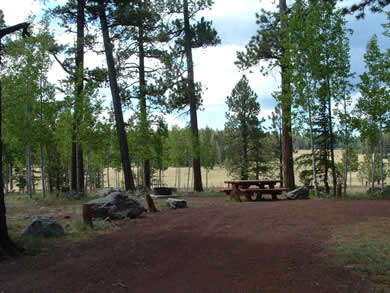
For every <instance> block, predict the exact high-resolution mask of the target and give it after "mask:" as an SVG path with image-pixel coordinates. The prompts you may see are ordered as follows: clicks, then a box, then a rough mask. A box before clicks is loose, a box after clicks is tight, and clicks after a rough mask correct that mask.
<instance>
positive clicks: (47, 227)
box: [22, 216, 64, 237]
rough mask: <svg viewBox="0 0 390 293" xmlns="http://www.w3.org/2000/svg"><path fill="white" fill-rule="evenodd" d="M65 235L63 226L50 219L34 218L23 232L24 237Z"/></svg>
mask: <svg viewBox="0 0 390 293" xmlns="http://www.w3.org/2000/svg"><path fill="white" fill-rule="evenodd" d="M63 234H64V229H63V228H62V226H61V225H60V224H59V223H58V222H56V221H54V220H52V219H49V218H46V217H42V216H32V218H31V223H30V224H29V225H28V226H27V227H26V228H25V229H24V230H23V233H22V236H23V237H28V236H44V237H59V236H61V235H63Z"/></svg>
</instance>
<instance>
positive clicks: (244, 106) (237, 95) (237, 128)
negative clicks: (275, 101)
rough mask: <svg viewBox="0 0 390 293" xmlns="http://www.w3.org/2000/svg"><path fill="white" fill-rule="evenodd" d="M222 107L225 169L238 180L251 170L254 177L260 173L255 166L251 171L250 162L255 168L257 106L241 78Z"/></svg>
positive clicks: (258, 136)
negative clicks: (225, 136) (225, 156)
mask: <svg viewBox="0 0 390 293" xmlns="http://www.w3.org/2000/svg"><path fill="white" fill-rule="evenodd" d="M226 104H227V106H228V108H229V112H227V113H226V119H227V122H226V123H225V132H226V135H227V137H228V139H227V140H226V143H227V146H226V148H227V154H226V155H227V159H228V162H227V167H228V170H229V171H230V173H234V174H236V175H237V176H238V177H239V178H240V179H242V180H248V179H249V176H250V175H251V169H252V170H253V171H255V173H256V175H258V174H259V172H260V169H259V166H256V167H255V168H253V167H251V163H252V162H254V163H255V165H256V163H257V164H258V163H260V162H261V161H262V159H261V158H260V157H259V155H260V154H259V153H257V150H259V146H258V143H259V140H260V135H261V132H262V130H261V121H259V118H258V116H259V114H260V105H259V103H258V102H257V94H256V93H255V92H254V91H253V90H252V89H251V88H250V86H249V82H248V79H247V78H246V76H245V75H244V76H243V77H242V78H241V80H240V81H239V82H238V83H237V84H236V86H235V87H234V89H233V90H232V93H231V95H230V96H228V97H227V98H226ZM252 174H253V173H252Z"/></svg>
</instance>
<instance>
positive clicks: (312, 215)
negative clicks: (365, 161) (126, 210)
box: [0, 197, 390, 293]
mask: <svg viewBox="0 0 390 293" xmlns="http://www.w3.org/2000/svg"><path fill="white" fill-rule="evenodd" d="M207 200H211V201H213V204H212V206H211V207H193V208H191V201H190V208H188V209H181V210H165V211H163V212H161V213H158V214H154V215H149V216H148V217H146V218H142V219H137V220H134V221H130V222H129V223H128V224H126V225H125V226H123V227H122V229H121V230H120V231H118V232H115V233H111V234H108V235H104V236H100V237H98V238H97V239H95V240H93V241H88V242H84V243H82V244H74V245H72V246H70V247H69V246H67V247H66V248H61V249H56V250H55V251H53V253H52V254H51V255H46V256H45V255H40V256H34V257H33V256H26V257H23V258H19V259H17V260H14V261H13V262H12V263H2V264H0V292H4V293H14V292H39V293H42V292H66V293H69V292H137V293H138V292H139V293H141V292H169V293H174V292H186V293H187V292H188V293H190V292H201V293H203V292H216V293H224V292H237V293H244V292H250V293H252V292H315V293H317V292H375V289H374V288H373V287H372V285H370V284H368V283H367V282H366V281H364V280H362V279H361V278H360V277H358V276H357V275H353V274H351V273H349V272H347V271H345V270H343V269H342V268H336V267H332V266H330V265H329V264H328V262H327V261H326V259H325V257H324V256H323V255H324V254H323V253H321V252H322V251H323V250H324V248H325V246H326V245H325V244H326V240H327V239H328V238H329V236H330V231H331V229H332V227H334V226H335V225H341V224H352V223H357V222H361V221H365V220H366V219H367V218H368V217H371V216H380V217H390V201H326V200H323V201H320V200H311V201H272V202H243V203H232V204H226V199H225V198H221V197H219V198H213V199H204V201H207ZM198 201H199V200H198ZM218 203H221V204H218ZM197 205H198V206H199V203H197ZM377 292H378V291H377Z"/></svg>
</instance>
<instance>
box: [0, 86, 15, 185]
mask: <svg viewBox="0 0 390 293" xmlns="http://www.w3.org/2000/svg"><path fill="white" fill-rule="evenodd" d="M0 82H1V81H0ZM12 177H13V166H12V164H10V166H9V188H10V190H11V192H12V190H13V189H14V180H13V178H12Z"/></svg>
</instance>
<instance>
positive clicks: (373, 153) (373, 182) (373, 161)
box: [371, 143, 375, 192]
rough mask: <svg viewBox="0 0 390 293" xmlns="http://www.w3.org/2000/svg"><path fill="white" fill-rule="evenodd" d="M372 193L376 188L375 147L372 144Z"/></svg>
mask: <svg viewBox="0 0 390 293" xmlns="http://www.w3.org/2000/svg"><path fill="white" fill-rule="evenodd" d="M371 152H372V154H371V192H374V188H375V145H374V144H373V143H371Z"/></svg>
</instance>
